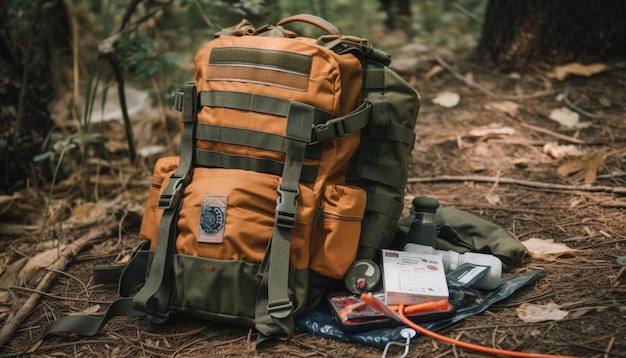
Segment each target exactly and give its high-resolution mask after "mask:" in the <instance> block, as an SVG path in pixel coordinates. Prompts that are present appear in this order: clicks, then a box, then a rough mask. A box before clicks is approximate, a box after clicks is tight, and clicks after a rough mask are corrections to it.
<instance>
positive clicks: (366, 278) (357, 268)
mask: <svg viewBox="0 0 626 358" xmlns="http://www.w3.org/2000/svg"><path fill="white" fill-rule="evenodd" d="M380 277H381V274H380V267H378V265H377V264H376V263H375V262H374V261H372V260H368V259H361V260H357V261H355V262H354V263H353V264H352V266H350V268H349V269H348V271H347V272H346V275H345V276H344V282H345V284H346V288H347V289H348V291H350V292H352V293H354V294H361V293H365V292H370V291H372V290H373V289H374V288H375V287H376V286H377V285H378V284H379V283H380Z"/></svg>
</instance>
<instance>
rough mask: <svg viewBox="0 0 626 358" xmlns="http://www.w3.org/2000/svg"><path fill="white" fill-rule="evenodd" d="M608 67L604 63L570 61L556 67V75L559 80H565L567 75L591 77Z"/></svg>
mask: <svg viewBox="0 0 626 358" xmlns="http://www.w3.org/2000/svg"><path fill="white" fill-rule="evenodd" d="M606 69H607V67H606V65H605V64H603V63H594V64H591V65H581V64H580V63H578V62H573V63H568V64H566V65H563V66H557V67H555V68H554V75H555V77H556V78H557V79H558V80H559V81H563V80H564V79H565V78H566V77H567V76H569V75H574V76H581V77H590V76H593V75H596V74H598V73H602V72H604V71H605V70H606Z"/></svg>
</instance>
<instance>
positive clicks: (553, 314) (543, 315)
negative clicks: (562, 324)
mask: <svg viewBox="0 0 626 358" xmlns="http://www.w3.org/2000/svg"><path fill="white" fill-rule="evenodd" d="M516 311H517V316H518V317H519V318H520V319H521V320H522V321H524V322H527V323H536V322H545V321H560V320H562V319H564V318H565V317H567V315H568V314H569V312H568V311H563V310H562V309H561V306H560V305H557V304H556V303H548V304H546V305H545V306H543V305H537V304H533V303H522V304H521V305H520V306H519V307H517V309H516Z"/></svg>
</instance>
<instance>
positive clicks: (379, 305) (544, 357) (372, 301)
mask: <svg viewBox="0 0 626 358" xmlns="http://www.w3.org/2000/svg"><path fill="white" fill-rule="evenodd" d="M361 300H362V301H364V302H367V304H369V305H370V306H372V307H374V308H376V309H377V310H379V311H381V312H383V313H386V314H387V315H389V316H391V317H392V318H395V319H396V320H399V321H400V322H402V323H404V324H406V325H407V326H409V327H411V328H413V329H415V330H416V331H418V332H420V333H421V334H423V335H425V336H429V337H431V338H434V339H437V340H439V341H442V342H446V343H450V344H453V345H456V346H459V347H462V348H466V349H470V350H473V351H477V352H482V353H489V354H494V355H505V356H509V357H521V358H555V357H558V358H580V357H575V356H559V355H549V354H540V353H525V352H516V351H507V350H504V349H497V348H490V347H485V346H481V345H478V344H472V343H468V342H462V341H459V340H456V339H453V338H449V337H446V336H442V335H440V334H437V333H435V332H432V331H429V330H427V329H426V328H424V327H421V326H419V325H418V324H416V323H415V322H413V321H411V320H410V319H408V318H407V317H406V316H405V315H404V305H399V306H400V307H399V309H398V311H399V314H396V313H395V312H394V311H392V310H391V309H390V308H389V306H387V305H386V304H384V303H383V302H382V301H380V300H378V299H377V298H375V297H374V296H372V295H369V294H366V293H364V294H362V295H361Z"/></svg>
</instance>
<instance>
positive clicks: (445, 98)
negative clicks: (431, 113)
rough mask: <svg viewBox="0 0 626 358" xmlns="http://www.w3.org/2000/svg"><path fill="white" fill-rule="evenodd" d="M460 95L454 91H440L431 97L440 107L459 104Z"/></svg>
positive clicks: (450, 106)
mask: <svg viewBox="0 0 626 358" xmlns="http://www.w3.org/2000/svg"><path fill="white" fill-rule="evenodd" d="M460 101H461V96H459V94H458V93H454V92H441V93H439V94H437V97H435V98H434V99H433V103H434V104H438V105H440V106H441V107H445V108H452V107H454V106H456V105H457V104H459V102H460Z"/></svg>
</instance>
